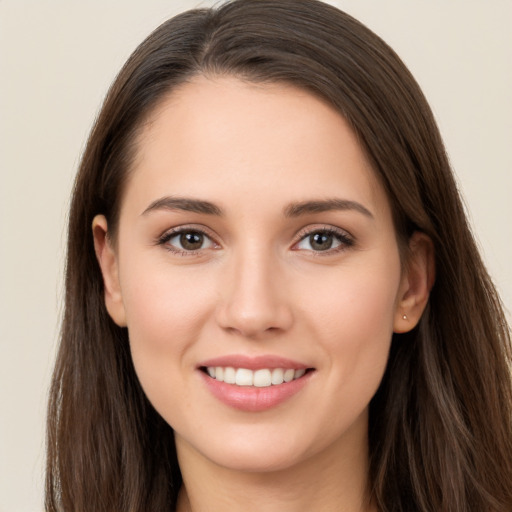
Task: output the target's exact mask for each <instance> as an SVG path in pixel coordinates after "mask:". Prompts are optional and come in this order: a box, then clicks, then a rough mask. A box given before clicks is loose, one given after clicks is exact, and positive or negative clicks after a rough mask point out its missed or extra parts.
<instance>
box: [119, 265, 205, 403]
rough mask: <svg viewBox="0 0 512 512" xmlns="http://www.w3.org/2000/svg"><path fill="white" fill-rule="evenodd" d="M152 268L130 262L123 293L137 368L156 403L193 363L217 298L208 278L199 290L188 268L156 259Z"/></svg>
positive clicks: (143, 383)
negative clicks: (192, 356)
mask: <svg viewBox="0 0 512 512" xmlns="http://www.w3.org/2000/svg"><path fill="white" fill-rule="evenodd" d="M149 268H151V270H148V267H147V266H145V268H142V269H141V268H137V265H126V266H125V270H126V273H125V276H126V279H125V280H124V281H122V283H123V290H122V292H123V300H124V305H125V309H126V318H127V326H128V333H129V339H130V350H131V354H132V359H133V363H134V366H135V370H136V373H137V376H138V377H139V380H140V382H141V385H142V387H143V388H144V390H145V392H146V394H147V395H148V397H149V399H150V400H151V401H152V402H153V403H154V405H155V402H158V401H159V399H160V398H162V397H163V396H162V397H160V395H162V393H164V394H165V393H169V391H170V390H172V389H173V388H174V389H175V386H176V384H177V382H175V381H176V379H177V378H178V376H179V375H183V374H187V372H183V371H182V370H184V369H186V368H190V367H192V366H193V362H192V361H190V359H189V358H190V350H189V349H190V347H192V346H193V345H194V343H196V342H197V340H198V339H199V338H200V337H201V332H202V330H203V329H204V326H205V323H206V321H207V320H206V317H207V316H209V312H210V311H211V309H212V300H213V296H212V293H211V288H212V286H210V285H209V284H208V282H205V279H202V280H201V281H200V282H201V287H200V288H198V287H197V281H196V279H197V277H196V278H193V277H192V276H190V275H189V274H188V273H187V272H186V271H185V272H183V271H181V272H180V271H179V270H178V271H176V270H175V269H174V272H171V270H170V269H169V267H168V266H165V265H163V266H161V267H159V266H158V265H155V264H154V262H153V266H152V267H149ZM131 276H134V277H136V276H138V278H135V279H132V278H131ZM168 398H169V397H167V399H168Z"/></svg>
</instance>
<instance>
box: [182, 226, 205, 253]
mask: <svg viewBox="0 0 512 512" xmlns="http://www.w3.org/2000/svg"><path fill="white" fill-rule="evenodd" d="M179 238H180V245H181V247H182V248H183V249H185V250H186V251H197V250H198V249H201V247H202V245H203V242H204V235H203V234H202V233H199V232H197V231H188V232H186V233H181V235H180V237H179Z"/></svg>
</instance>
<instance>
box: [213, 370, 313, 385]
mask: <svg viewBox="0 0 512 512" xmlns="http://www.w3.org/2000/svg"><path fill="white" fill-rule="evenodd" d="M206 371H207V372H208V375H209V376H210V377H212V378H213V379H216V380H218V381H221V382H225V383H227V384H236V385H237V386H254V387H257V388H266V387H269V386H271V385H273V386H278V385H279V384H283V382H291V381H292V380H295V379H299V378H300V377H302V376H303V375H304V374H305V373H306V370H305V368H301V369H300V370H294V369H293V368H273V369H269V368H262V369H261V370H255V371H253V370H248V369H247V368H233V367H231V366H227V367H223V366H216V367H213V366H208V368H206Z"/></svg>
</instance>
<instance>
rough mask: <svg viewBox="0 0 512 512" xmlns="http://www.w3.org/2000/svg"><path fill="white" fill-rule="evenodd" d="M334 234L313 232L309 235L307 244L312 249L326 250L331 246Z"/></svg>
mask: <svg viewBox="0 0 512 512" xmlns="http://www.w3.org/2000/svg"><path fill="white" fill-rule="evenodd" d="M333 241H334V236H333V234H332V233H324V232H319V233H313V234H311V235H309V245H310V246H311V249H313V250H314V251H326V250H327V249H330V248H331V247H332V243H333Z"/></svg>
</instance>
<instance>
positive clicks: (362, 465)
mask: <svg viewBox="0 0 512 512" xmlns="http://www.w3.org/2000/svg"><path fill="white" fill-rule="evenodd" d="M166 196H172V197H174V198H176V197H181V198H190V199H194V200H203V201H208V202H211V203H213V204H214V205H215V206H216V207H218V209H220V210H221V211H222V214H221V215H213V214H210V213H198V212H191V211H183V210H182V209H169V208H164V207H158V205H157V206H155V201H158V200H159V199H161V198H162V197H166ZM333 198H336V199H342V200H345V201H351V202H352V203H350V204H349V208H343V209H329V210H327V211H321V212H302V213H301V214H300V215H295V216H290V215H286V214H285V213H286V211H287V208H288V213H290V212H289V210H290V205H292V204H296V203H300V202H304V201H319V200H326V199H333ZM356 203H357V205H360V206H362V207H363V208H364V209H365V210H367V212H364V211H362V209H361V208H359V207H358V206H356V207H354V204H356ZM151 205H153V207H152V208H151ZM350 205H351V206H350ZM345 206H346V205H345ZM148 207H149V210H148ZM144 212H145V213H144ZM180 227H185V228H186V229H189V231H190V230H195V231H197V230H202V231H204V232H205V234H206V236H205V237H204V238H203V243H202V245H200V246H199V247H200V248H199V249H198V250H195V251H190V250H186V249H183V247H180V236H178V235H176V234H175V233H174V236H173V237H171V238H170V237H167V238H166V239H165V240H164V241H163V239H162V235H163V234H165V233H167V232H168V231H169V230H171V229H175V228H180ZM325 229H331V230H332V229H334V230H336V235H334V236H333V238H332V246H331V247H330V248H327V249H326V250H318V246H313V245H312V244H311V242H312V240H311V237H310V236H309V235H310V234H311V232H315V231H316V232H317V233H318V232H319V231H320V234H325ZM321 230H324V231H321ZM93 233H94V239H95V246H96V252H97V256H98V261H99V263H100V266H101V268H102V272H103V277H104V281H105V300H106V305H107V309H108V311H109V313H110V315H111V316H112V318H113V319H114V321H115V322H116V323H117V324H118V325H121V326H127V327H128V332H129V337H130V346H131V352H132V356H133V360H134V364H135V368H136V371H137V375H138V377H139V379H140V382H141V384H142V386H143V388H144V390H145V392H146V394H147V396H148V398H149V399H150V401H151V402H152V404H153V405H154V407H155V408H156V409H157V410H158V412H159V413H160V414H161V415H162V416H163V418H164V419H165V420H166V421H167V422H168V423H169V424H170V425H171V426H172V427H173V429H174V431H175V437H176V446H177V451H178V457H179V462H180V467H181V470H182V474H183V479H184V486H183V488H182V492H181V495H180V501H179V505H178V510H181V511H183V510H193V511H207V510H246V511H252V510H266V511H274V510H276V511H277V510H279V511H280V512H283V511H289V512H292V511H293V512H296V511H302V510H340V511H347V512H353V511H362V510H373V508H372V507H371V504H369V503H368V502H367V500H366V499H365V486H366V485H367V471H368V446H367V434H366V433H367V427H368V403H369V401H370V399H371V398H372V396H373V395H374V393H375V391H376V390H377V388H378V386H379V383H380V380H381V378H382V375H383V372H384V369H385V366H386V362H387V357H388V351H389V346H390V341H391V336H392V333H393V331H395V332H404V331H407V330H409V329H412V328H413V327H414V326H415V325H416V323H417V321H418V320H419V318H420V316H421V313H422V311H423V309H424V307H425V304H426V302H427V299H428V292H429V289H430V287H431V284H432V280H433V270H432V250H431V244H430V242H429V240H428V239H427V238H426V237H425V236H424V235H420V234H416V235H414V236H413V237H412V239H411V241H410V244H409V245H410V251H409V253H410V254H409V260H408V264H407V265H405V266H404V268H406V269H407V270H404V269H403V268H402V265H401V261H400V254H399V250H398V244H397V240H396V234H395V230H394V226H393V222H392V217H391V210H390V206H389V203H388V199H387V197H386V194H385V192H384V190H383V188H382V186H381V185H380V184H379V182H378V180H377V179H376V177H375V175H374V173H373V170H372V169H371V166H370V165H369V163H368V161H367V159H366V157H365V155H364V153H363V151H362V150H361V147H360V146H359V144H358V142H357V140H356V137H355V135H354V134H353V132H352V131H351V129H350V128H349V127H348V125H347V123H346V122H345V120H344V119H343V118H342V117H341V116H340V115H339V114H338V113H337V112H336V111H334V110H333V109H332V108H331V107H330V106H328V105H326V104H325V103H324V102H322V101H321V100H319V99H317V98H315V97H314V96H312V95H310V94H309V93H307V92H304V91H301V90H299V89H296V88H294V87H292V86H288V85H282V84H273V85H268V84H267V85H254V84H248V83H246V82H242V81H239V80H238V79H236V78H232V77H216V78H211V77H210V78H205V77H196V78H194V79H193V80H192V81H190V82H188V83H187V84H185V85H183V86H181V87H180V88H179V89H176V90H174V91H173V92H172V93H170V94H169V95H168V96H167V97H166V98H165V100H164V101H163V102H162V103H161V104H160V105H159V106H158V108H157V109H156V110H155V112H154V113H153V115H152V116H151V118H150V120H149V122H148V123H147V124H146V125H145V127H144V130H143V132H142V134H141V136H140V139H139V141H138V154H137V158H136V161H135V164H134V167H133V169H132V170H131V174H130V178H129V180H128V183H127V186H126V189H125V192H124V199H123V202H122V207H121V213H120V223H119V231H118V236H117V239H116V240H115V243H112V241H111V240H110V239H109V238H108V236H107V233H108V224H107V220H106V219H105V218H104V217H103V216H98V217H96V218H95V220H94V223H93ZM338 233H339V235H338ZM338 236H341V238H338ZM162 242H163V243H162ZM327 245H328V244H327ZM322 247H324V246H322ZM404 315H406V318H404ZM226 354H242V355H246V356H258V355H269V354H270V355H279V356H281V357H286V358H291V359H293V360H295V361H300V362H301V363H303V364H305V365H306V366H307V367H308V368H312V369H314V370H313V371H312V372H311V374H310V375H309V377H308V381H307V383H306V384H305V385H304V386H303V388H302V389H301V390H300V391H299V392H298V393H297V394H295V395H294V396H292V397H291V398H289V399H288V400H286V401H284V402H283V403H281V404H279V405H278V406H276V407H272V408H270V409H267V410H264V411H260V412H248V411H240V410H237V409H235V408H233V407H230V406H228V405H226V404H224V403H221V402H220V401H219V400H218V399H217V398H216V397H214V396H213V395H212V393H211V392H210V391H209V390H208V388H207V386H206V385H205V384H204V375H202V374H201V372H200V371H199V370H198V368H197V365H198V364H200V363H201V362H202V361H205V360H207V359H209V358H213V357H219V356H224V355H226ZM298 490H300V491H298Z"/></svg>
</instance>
